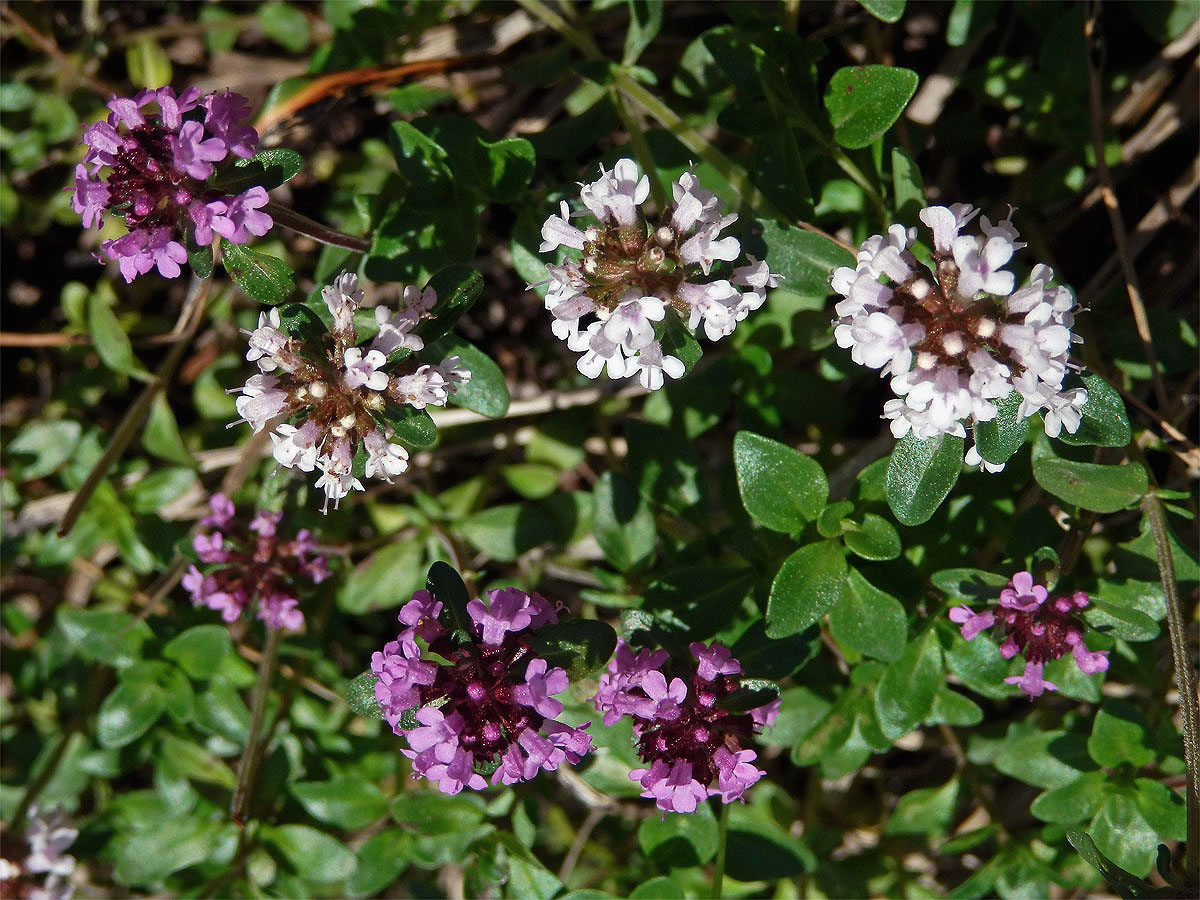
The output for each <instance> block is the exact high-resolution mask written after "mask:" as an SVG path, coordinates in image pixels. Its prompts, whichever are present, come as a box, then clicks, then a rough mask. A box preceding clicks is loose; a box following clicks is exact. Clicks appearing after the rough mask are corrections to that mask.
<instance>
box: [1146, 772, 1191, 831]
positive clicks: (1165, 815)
mask: <svg viewBox="0 0 1200 900" xmlns="http://www.w3.org/2000/svg"><path fill="white" fill-rule="evenodd" d="M1133 786H1134V790H1135V799H1136V801H1137V806H1138V810H1139V811H1140V812H1141V814H1142V817H1143V818H1144V819H1145V820H1146V823H1147V824H1148V825H1149V826H1150V827H1151V828H1153V829H1154V831H1155V832H1156V833H1157V834H1158V836H1159V837H1160V838H1166V839H1167V840H1176V841H1182V840H1184V839H1185V838H1186V837H1187V806H1186V805H1185V804H1184V802H1183V797H1182V796H1180V793H1179V792H1178V791H1173V790H1171V789H1170V788H1169V787H1167V786H1166V785H1165V784H1163V783H1162V782H1161V781H1158V780H1157V779H1154V778H1135V779H1134V780H1133Z"/></svg>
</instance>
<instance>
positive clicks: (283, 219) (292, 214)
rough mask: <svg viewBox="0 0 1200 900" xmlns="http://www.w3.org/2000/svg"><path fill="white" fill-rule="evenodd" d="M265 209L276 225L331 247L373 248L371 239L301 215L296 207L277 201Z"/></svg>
mask: <svg viewBox="0 0 1200 900" xmlns="http://www.w3.org/2000/svg"><path fill="white" fill-rule="evenodd" d="M263 210H264V211H265V212H266V213H267V214H268V215H270V216H271V218H272V219H274V220H275V224H276V225H282V226H283V227H284V228H290V229H291V230H292V231H295V232H297V233H298V234H303V235H305V236H307V237H310V238H312V239H313V240H314V241H316V242H317V243H319V244H327V245H328V246H330V247H341V248H342V249H343V250H353V251H354V252H355V253H366V252H367V251H368V250H370V249H371V239H370V238H365V237H358V236H357V235H353V234H345V233H343V232H341V231H338V230H336V229H334V228H330V227H329V226H328V225H323V224H321V223H320V222H317V221H315V220H313V219H310V218H309V217H308V216H304V215H301V214H300V213H298V212H296V211H295V210H294V209H290V208H288V207H286V206H281V205H280V204H278V203H276V202H275V201H273V200H272V201H270V202H269V203H267V205H266V206H265V207H263Z"/></svg>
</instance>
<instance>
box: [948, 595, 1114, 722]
mask: <svg viewBox="0 0 1200 900" xmlns="http://www.w3.org/2000/svg"><path fill="white" fill-rule="evenodd" d="M1090 602H1091V601H1090V600H1089V599H1088V595H1087V594H1085V593H1083V592H1082V591H1076V592H1075V593H1074V594H1072V595H1070V596H1062V597H1055V598H1053V599H1050V596H1049V591H1047V590H1046V588H1045V587H1043V586H1042V585H1040V584H1035V583H1034V581H1033V575H1031V574H1030V573H1029V572H1018V573H1017V574H1016V575H1014V576H1013V577H1012V580H1011V581H1010V582H1009V583H1008V587H1006V588H1005V589H1004V590H1003V591H1001V592H1000V602H999V603H998V604H997V606H996V608H995V609H994V610H988V611H986V612H982V613H975V612H973V611H972V610H971V609H970V608H969V607H967V606H966V605H963V606H959V607H956V608H954V609H952V610H950V620H951V621H952V622H955V623H957V624H959V625H961V626H962V636H963V637H964V638H966V639H967V640H968V641H969V640H973V639H974V638H975V636H976V635H977V634H979V633H980V632H981V631H986V630H987V629H989V628H991V627H992V626H994V625H999V626H1001V627H1002V628H1003V629H1004V632H1005V634H1006V637H1005V639H1004V643H1003V644H1001V645H1000V652H1001V653H1002V654H1003V655H1004V658H1005V659H1012V658H1013V657H1014V656H1016V655H1017V654H1018V653H1019V654H1021V657H1022V658H1023V659H1024V660H1025V671H1024V673H1023V674H1021V675H1014V676H1013V677H1011V678H1005V679H1004V680H1005V681H1006V682H1007V683H1008V684H1015V685H1017V686H1018V687H1019V688H1020V689H1021V690H1023V691H1024V692H1025V693H1026V694H1028V695H1029V699H1031V700H1032V699H1033V698H1034V697H1040V696H1041V695H1042V693H1043V692H1045V691H1054V690H1057V689H1058V687H1057V685H1055V684H1052V683H1051V682H1049V681H1046V679H1045V678H1043V677H1042V670H1043V668H1044V666H1045V665H1046V663H1047V662H1049V661H1050V660H1053V659H1059V658H1060V657H1062V656H1066V654H1067V653H1068V652H1070V653H1072V654H1073V655H1074V657H1075V663H1076V665H1078V666H1079V670H1080V671H1081V672H1083V673H1084V674H1086V675H1094V674H1095V673H1097V672H1104V671H1106V670H1107V669H1108V655H1107V653H1108V651H1106V650H1097V651H1095V652H1092V651H1090V650H1088V648H1087V644H1085V643H1084V642H1083V631H1082V630H1081V628H1080V625H1079V620H1078V618H1077V614H1078V613H1079V612H1080V611H1081V610H1083V609H1086V608H1087V606H1088V604H1089V603H1090Z"/></svg>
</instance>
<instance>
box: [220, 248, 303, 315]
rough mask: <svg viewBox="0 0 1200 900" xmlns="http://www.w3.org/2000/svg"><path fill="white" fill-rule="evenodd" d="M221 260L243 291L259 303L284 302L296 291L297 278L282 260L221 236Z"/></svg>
mask: <svg viewBox="0 0 1200 900" xmlns="http://www.w3.org/2000/svg"><path fill="white" fill-rule="evenodd" d="M221 262H222V263H223V265H224V266H225V271H226V272H228V273H229V277H230V278H232V279H233V281H234V283H235V284H236V285H237V286H238V287H239V288H241V291H242V293H243V294H245V295H246V296H247V297H249V298H250V299H251V300H257V301H258V302H259V303H270V304H278V303H283V302H284V301H285V300H287V298H288V297H290V296H291V295H292V292H293V291H295V290H296V277H295V275H293V274H292V270H291V269H290V268H289V267H288V265H287V263H285V262H284V261H283V260H281V259H276V258H275V257H274V256H267V255H266V254H265V253H258V252H256V251H254V250H250V249H249V248H247V247H245V246H243V245H242V244H231V243H230V242H229V241H227V240H225V239H224V238H222V239H221Z"/></svg>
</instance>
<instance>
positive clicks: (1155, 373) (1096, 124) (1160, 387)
mask: <svg viewBox="0 0 1200 900" xmlns="http://www.w3.org/2000/svg"><path fill="white" fill-rule="evenodd" d="M1099 15H1100V4H1099V2H1098V0H1091V2H1090V3H1089V4H1088V16H1087V20H1086V21H1085V22H1084V26H1083V33H1084V37H1085V39H1086V40H1087V43H1088V46H1087V53H1086V55H1087V61H1088V105H1089V107H1090V109H1091V125H1092V147H1093V149H1094V150H1095V153H1096V177H1097V178H1099V179H1100V186H1101V188H1102V190H1103V191H1104V208H1105V209H1106V210H1107V211H1108V219H1109V222H1110V224H1111V226H1112V232H1113V239H1114V240H1115V241H1116V244H1117V254H1118V256H1120V258H1121V268H1122V270H1123V271H1124V273H1125V290H1126V293H1128V294H1129V306H1130V307H1131V308H1132V310H1133V320H1134V323H1135V324H1136V325H1137V332H1138V337H1139V338H1140V339H1141V341H1142V348H1143V350H1144V352H1145V354H1146V362H1147V363H1149V364H1150V372H1151V376H1152V378H1153V381H1154V393H1155V396H1156V397H1157V399H1158V407H1159V409H1162V410H1165V409H1166V408H1167V402H1168V396H1167V388H1166V385H1164V384H1163V379H1162V373H1161V372H1160V371H1159V368H1158V354H1157V353H1156V352H1155V349H1154V339H1153V337H1152V336H1151V334H1150V320H1149V319H1148V318H1147V317H1146V304H1145V303H1144V302H1143V301H1142V289H1141V287H1140V285H1139V281H1138V276H1137V272H1136V271H1135V270H1134V268H1133V261H1132V259H1131V257H1130V254H1129V238H1128V235H1127V234H1126V233H1125V222H1124V220H1122V218H1121V206H1120V203H1119V202H1118V201H1117V194H1116V191H1114V190H1113V180H1112V173H1111V172H1110V171H1109V170H1108V163H1107V162H1105V159H1104V126H1103V122H1102V120H1101V116H1102V115H1103V107H1102V103H1101V97H1100V72H1099V70H1098V69H1097V68H1096V62H1095V58H1094V53H1095V52H1096V49H1097V48H1096V42H1097V40H1098V36H1097V34H1096V22H1097V19H1098V17H1099Z"/></svg>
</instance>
